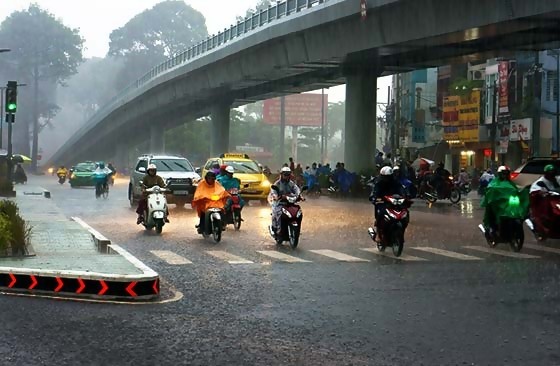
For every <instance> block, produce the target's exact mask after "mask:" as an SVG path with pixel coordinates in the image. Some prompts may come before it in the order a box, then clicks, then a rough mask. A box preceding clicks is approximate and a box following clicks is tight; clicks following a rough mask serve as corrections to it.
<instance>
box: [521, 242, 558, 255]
mask: <svg viewBox="0 0 560 366" xmlns="http://www.w3.org/2000/svg"><path fill="white" fill-rule="evenodd" d="M523 247H524V248H529V249H534V250H540V251H542V252H548V253H555V254H560V249H558V248H551V247H545V246H544V245H535V244H523Z"/></svg>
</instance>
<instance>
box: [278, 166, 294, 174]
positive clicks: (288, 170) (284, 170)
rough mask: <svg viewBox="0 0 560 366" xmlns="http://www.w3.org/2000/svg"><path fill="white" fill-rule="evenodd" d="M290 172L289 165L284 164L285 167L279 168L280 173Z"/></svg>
mask: <svg viewBox="0 0 560 366" xmlns="http://www.w3.org/2000/svg"><path fill="white" fill-rule="evenodd" d="M291 172H292V170H291V169H290V168H289V167H287V166H285V167H283V168H282V169H280V173H282V174H284V173H291Z"/></svg>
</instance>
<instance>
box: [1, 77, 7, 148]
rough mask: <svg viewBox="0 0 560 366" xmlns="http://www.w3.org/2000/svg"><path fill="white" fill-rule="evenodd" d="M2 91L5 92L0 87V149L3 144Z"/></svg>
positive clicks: (3, 88)
mask: <svg viewBox="0 0 560 366" xmlns="http://www.w3.org/2000/svg"><path fill="white" fill-rule="evenodd" d="M4 90H6V88H5V87H3V86H0V95H1V97H0V149H2V147H3V146H2V145H3V144H4V141H3V140H4V129H3V127H4Z"/></svg>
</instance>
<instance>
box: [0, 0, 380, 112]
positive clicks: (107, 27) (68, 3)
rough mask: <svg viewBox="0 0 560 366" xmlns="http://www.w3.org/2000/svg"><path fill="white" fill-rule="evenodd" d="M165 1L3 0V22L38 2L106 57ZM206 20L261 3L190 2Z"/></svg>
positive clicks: (213, 28) (218, 24)
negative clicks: (114, 36) (125, 31)
mask: <svg viewBox="0 0 560 366" xmlns="http://www.w3.org/2000/svg"><path fill="white" fill-rule="evenodd" d="M161 1H162V0H33V1H30V0H0V22H1V21H3V20H4V18H6V17H7V16H8V15H10V14H11V13H12V12H14V11H16V10H22V9H26V8H27V7H28V6H29V4H30V3H37V4H39V6H40V7H41V8H43V9H47V10H48V11H49V12H51V13H52V14H54V15H55V16H56V17H57V18H59V19H61V20H62V22H63V23H64V24H65V25H67V26H69V27H71V28H79V29H80V34H81V35H82V37H84V38H85V47H86V50H85V52H84V56H85V57H92V56H98V57H104V56H105V55H106V54H107V51H108V50H109V34H110V33H111V32H112V31H113V30H114V29H117V28H119V27H122V26H123V25H125V24H126V23H127V22H128V21H129V20H130V19H131V18H133V17H134V16H135V15H136V14H138V13H141V12H142V11H143V10H145V9H148V8H151V7H153V6H154V5H155V4H157V3H159V2H161ZM185 2H186V3H187V4H189V5H191V6H192V7H193V8H195V9H196V10H198V11H200V12H201V13H202V14H203V15H204V17H205V18H206V27H207V28H208V32H209V33H210V34H212V33H217V32H218V31H219V30H223V29H224V28H226V27H228V26H230V25H231V24H233V23H234V22H235V18H236V16H238V15H244V14H245V11H246V10H247V9H249V8H252V7H254V6H255V5H256V3H257V2H258V1H257V0H186V1H185ZM389 83H390V80H389V79H388V78H385V80H382V79H380V80H379V85H378V86H379V94H378V99H379V101H383V102H384V101H386V100H387V96H386V95H387V85H388V84H389ZM344 90H345V88H344V86H342V87H336V88H331V90H330V91H329V100H330V101H339V100H343V99H344Z"/></svg>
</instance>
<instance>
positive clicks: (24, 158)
mask: <svg viewBox="0 0 560 366" xmlns="http://www.w3.org/2000/svg"><path fill="white" fill-rule="evenodd" d="M13 159H14V161H15V162H16V163H28V162H30V161H31V158H30V157H29V156H25V155H22V154H15V155H14V158H13Z"/></svg>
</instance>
